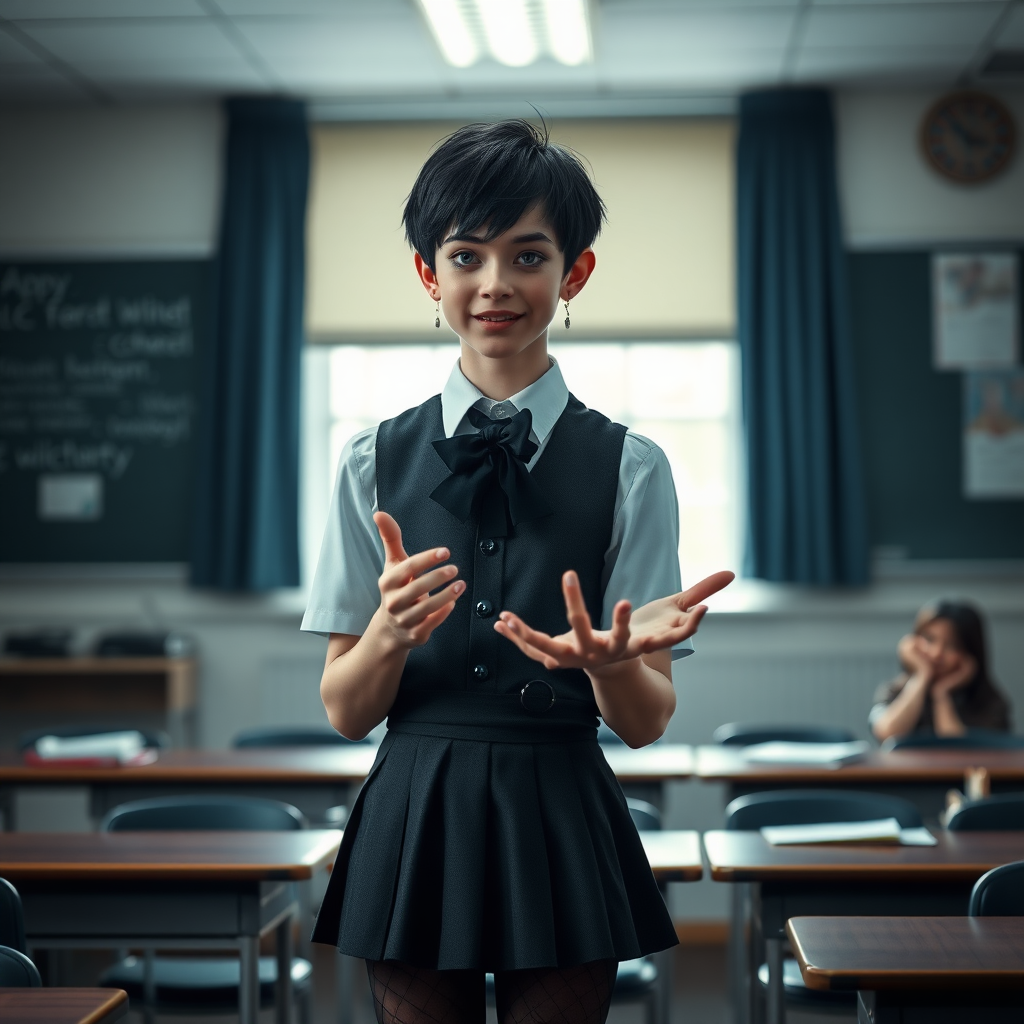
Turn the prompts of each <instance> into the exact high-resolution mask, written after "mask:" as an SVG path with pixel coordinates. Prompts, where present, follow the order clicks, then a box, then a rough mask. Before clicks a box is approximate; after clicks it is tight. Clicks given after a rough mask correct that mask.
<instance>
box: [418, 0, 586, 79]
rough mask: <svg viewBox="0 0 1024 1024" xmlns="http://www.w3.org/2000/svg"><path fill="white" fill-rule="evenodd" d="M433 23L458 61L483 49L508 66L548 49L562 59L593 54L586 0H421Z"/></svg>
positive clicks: (579, 60) (448, 54)
mask: <svg viewBox="0 0 1024 1024" xmlns="http://www.w3.org/2000/svg"><path fill="white" fill-rule="evenodd" d="M419 3H420V7H421V8H422V9H423V12H424V14H425V15H426V17H427V21H428V22H429V23H430V29H431V31H432V32H433V34H434V38H435V39H436V40H437V44H438V46H439V47H440V49H441V53H442V54H443V55H444V59H445V60H446V61H448V63H449V64H454V65H455V67H459V68H465V67H469V65H471V64H475V63H476V61H477V60H479V58H480V57H481V56H482V54H483V53H485V52H487V53H489V54H490V55H491V56H492V57H493V58H494V59H495V60H496V61H498V62H500V63H501V64H506V65H508V66H509V67H514V68H521V67H525V66H526V65H527V64H532V63H533V62H534V61H535V60H537V58H538V57H539V56H540V55H541V53H542V51H546V52H548V53H549V54H550V55H551V56H552V57H554V58H555V60H557V61H559V62H560V63H561V64H567V65H570V66H574V65H577V64H583V63H585V62H587V61H590V60H593V47H592V45H591V40H590V22H589V17H588V11H587V4H588V0H419Z"/></svg>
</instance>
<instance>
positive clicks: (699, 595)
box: [494, 571, 735, 669]
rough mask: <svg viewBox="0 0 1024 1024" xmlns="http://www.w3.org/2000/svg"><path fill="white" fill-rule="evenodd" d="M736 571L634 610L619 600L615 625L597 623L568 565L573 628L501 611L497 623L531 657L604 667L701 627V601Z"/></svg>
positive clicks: (556, 664) (554, 664) (550, 665)
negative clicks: (539, 624)
mask: <svg viewBox="0 0 1024 1024" xmlns="http://www.w3.org/2000/svg"><path fill="white" fill-rule="evenodd" d="M734 578H735V573H732V572H728V571H724V572H716V573H713V574H712V575H711V576H708V577H707V578H706V579H703V580H701V581H700V583H697V584H696V585H694V586H692V587H691V588H690V589H689V590H686V591H684V592H683V593H680V594H673V595H671V596H670V597H663V598H660V599H659V600H657V601H651V602H650V603H649V604H645V605H643V606H642V607H640V608H638V609H637V610H636V611H635V612H633V610H632V606H631V605H630V603H629V602H628V601H619V602H618V604H616V605H615V608H614V610H613V612H612V628H611V629H597V630H595V629H593V628H592V627H591V624H590V615H589V614H588V612H587V608H586V605H585V604H584V602H583V595H582V593H581V592H580V584H579V578H578V577H577V576H576V573H574V572H572V571H569V572H567V573H565V574H564V575H563V576H562V593H563V594H564V596H565V612H566V618H567V619H568V620H569V626H570V627H571V628H570V630H569V632H568V633H562V634H561V635H560V636H549V635H548V634H547V633H542V632H540V631H539V630H536V629H531V628H530V626H528V625H527V624H526V623H525V622H523V620H522V619H521V618H519V616H518V615H516V614H514V613H513V612H507V611H506V612H502V613H501V615H500V617H499V619H498V621H497V622H496V623H495V624H494V628H495V629H496V630H497V631H498V632H499V633H500V634H501V635H502V636H503V637H505V638H506V639H507V640H511V641H512V643H514V644H515V645H516V647H518V648H519V650H521V651H522V652H523V654H525V655H526V656H527V657H528V658H532V659H533V660H534V661H539V662H540V663H541V664H542V665H543V666H544V667H545V668H547V669H556V668H582V669H599V668H602V667H603V666H605V665H611V664H613V663H615V662H619V661H627V660H629V659H630V658H637V657H639V656H640V655H641V654H650V653H652V652H654V651H662V650H665V649H666V648H669V647H674V646H675V645H676V644H678V643H681V642H682V641H683V640H687V639H689V638H690V637H691V636H693V634H694V633H696V632H697V627H698V626H699V625H700V620H701V619H702V618H704V613H705V612H706V611H707V610H708V609H707V606H706V605H704V604H701V602H702V601H705V600H707V598H709V597H710V596H711V595H712V594H714V593H717V592H718V591H719V590H721V589H722V588H723V587H726V586H728V585H729V584H730V583H731V582H732V581H733V579H734Z"/></svg>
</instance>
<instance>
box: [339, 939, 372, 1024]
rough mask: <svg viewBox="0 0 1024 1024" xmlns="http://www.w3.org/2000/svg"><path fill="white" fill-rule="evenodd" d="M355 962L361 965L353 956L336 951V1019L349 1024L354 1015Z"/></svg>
mask: <svg viewBox="0 0 1024 1024" xmlns="http://www.w3.org/2000/svg"><path fill="white" fill-rule="evenodd" d="M357 963H358V964H359V966H361V967H362V966H363V964H362V962H361V961H359V960H357V959H356V958H355V957H351V956H346V955H345V954H344V953H338V959H337V961H336V964H337V970H336V972H335V981H336V984H337V995H338V1020H339V1021H340V1022H341V1024H350V1022H351V1021H352V1020H353V1019H354V1018H355V1015H356V1008H355V984H354V981H355V979H354V974H355V969H356V964H357ZM364 970H365V968H364Z"/></svg>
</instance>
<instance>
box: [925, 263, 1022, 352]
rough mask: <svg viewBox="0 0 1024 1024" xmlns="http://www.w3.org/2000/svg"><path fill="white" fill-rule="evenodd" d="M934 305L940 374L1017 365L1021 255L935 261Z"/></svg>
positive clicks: (935, 339) (933, 269) (933, 272)
mask: <svg viewBox="0 0 1024 1024" xmlns="http://www.w3.org/2000/svg"><path fill="white" fill-rule="evenodd" d="M932 305H933V321H932V322H933V325H934V327H933V332H934V354H935V355H934V358H935V368H936V369H937V370H982V369H994V368H996V367H1006V366H1014V365H1016V364H1017V362H1018V360H1019V358H1020V317H1019V314H1018V309H1017V254H1016V253H1010V252H999V253H980V252H979V253H936V254H935V255H934V256H933V257H932Z"/></svg>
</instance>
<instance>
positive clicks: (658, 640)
mask: <svg viewBox="0 0 1024 1024" xmlns="http://www.w3.org/2000/svg"><path fill="white" fill-rule="evenodd" d="M706 613H707V607H706V606H705V605H698V606H697V607H696V608H694V609H693V611H691V612H689V613H688V614H687V615H684V616H683V617H682V619H681V620H680V621H679V624H678V625H676V626H675V627H674V628H673V629H667V630H665V631H664V632H662V633H656V634H655V635H654V636H645V637H643V638H642V639H641V640H640V643H639V647H640V651H641V653H643V654H649V653H650V652H651V651H663V650H664V649H665V648H666V647H674V646H675V645H676V644H681V643H682V642H683V641H684V640H689V639H690V637H691V636H693V634H694V633H696V632H697V627H698V626H699V625H700V622H701V619H703V618H704V615H705V614H706Z"/></svg>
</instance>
